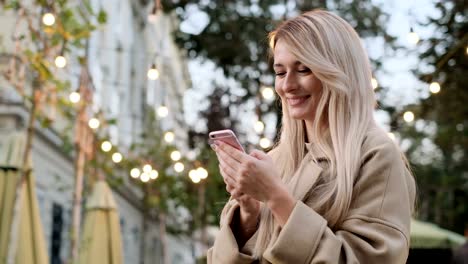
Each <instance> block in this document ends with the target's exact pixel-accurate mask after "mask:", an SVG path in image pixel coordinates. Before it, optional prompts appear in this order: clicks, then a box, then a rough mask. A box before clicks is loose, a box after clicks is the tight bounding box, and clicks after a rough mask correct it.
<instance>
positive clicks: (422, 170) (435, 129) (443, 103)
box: [394, 0, 468, 233]
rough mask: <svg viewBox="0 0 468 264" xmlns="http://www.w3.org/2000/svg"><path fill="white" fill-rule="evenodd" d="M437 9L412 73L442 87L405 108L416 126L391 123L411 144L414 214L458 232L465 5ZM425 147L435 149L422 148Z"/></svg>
mask: <svg viewBox="0 0 468 264" xmlns="http://www.w3.org/2000/svg"><path fill="white" fill-rule="evenodd" d="M436 8H437V9H438V11H440V17H439V15H437V17H429V18H428V21H427V22H426V23H423V26H425V27H434V29H435V30H434V31H435V34H433V35H432V36H431V37H430V38H428V39H425V40H423V41H422V43H421V44H420V46H421V47H420V49H421V50H422V52H421V53H420V59H421V61H422V62H423V63H425V64H427V65H429V67H424V68H421V69H417V70H416V71H415V73H416V74H417V75H418V76H419V78H420V80H421V81H423V82H425V83H427V86H429V84H430V83H431V82H435V81H437V82H439V83H440V86H441V90H440V92H439V93H436V94H430V95H429V96H428V97H426V98H422V99H421V101H420V102H419V103H417V104H415V105H410V106H407V107H406V108H405V109H404V110H405V111H406V110H412V111H413V112H414V113H415V116H416V120H417V121H416V123H415V124H410V125H405V124H403V123H398V122H394V124H395V125H397V126H399V127H400V133H401V135H402V136H403V137H404V138H408V139H409V140H410V143H411V145H410V148H409V150H408V156H409V158H410V160H411V163H412V165H413V167H414V172H415V175H416V179H417V181H418V188H419V195H420V201H419V216H420V217H421V218H423V219H425V220H429V221H432V222H436V223H438V224H439V225H441V226H443V227H446V228H450V229H452V230H455V231H458V232H459V233H463V229H464V226H465V224H466V221H467V219H468V204H467V203H466V201H467V200H468V184H467V182H468V162H467V150H468V129H467V128H468V121H467V116H468V107H467V106H466V102H468V90H467V89H466V83H467V82H468V76H467V74H466V73H467V72H468V59H467V50H466V49H467V45H468V22H467V20H466V16H465V15H466V5H465V4H464V2H463V1H456V0H452V1H444V2H439V3H437V4H436ZM425 69H429V70H425ZM398 115H399V116H401V115H400V113H398ZM428 145H433V146H434V147H433V148H434V150H432V151H430V152H429V151H426V152H424V149H427V148H428Z"/></svg>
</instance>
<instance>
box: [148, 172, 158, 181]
mask: <svg viewBox="0 0 468 264" xmlns="http://www.w3.org/2000/svg"><path fill="white" fill-rule="evenodd" d="M158 176H159V173H158V171H157V170H151V172H150V178H151V179H152V180H156V179H157V178H158Z"/></svg>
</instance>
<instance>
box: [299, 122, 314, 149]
mask: <svg viewBox="0 0 468 264" xmlns="http://www.w3.org/2000/svg"><path fill="white" fill-rule="evenodd" d="M302 124H303V127H304V131H305V134H306V136H307V142H308V143H310V142H316V141H317V136H316V135H314V133H313V127H314V126H313V122H312V121H308V120H304V121H303V123H302Z"/></svg>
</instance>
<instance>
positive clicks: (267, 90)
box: [262, 87, 275, 100]
mask: <svg viewBox="0 0 468 264" xmlns="http://www.w3.org/2000/svg"><path fill="white" fill-rule="evenodd" d="M262 96H263V98H264V99H266V100H271V99H273V97H274V96H275V93H274V92H273V88H271V87H263V89H262Z"/></svg>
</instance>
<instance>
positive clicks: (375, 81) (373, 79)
mask: <svg viewBox="0 0 468 264" xmlns="http://www.w3.org/2000/svg"><path fill="white" fill-rule="evenodd" d="M371 83H372V88H374V90H375V89H377V87H379V83H378V82H377V79H375V78H372V80H371Z"/></svg>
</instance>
